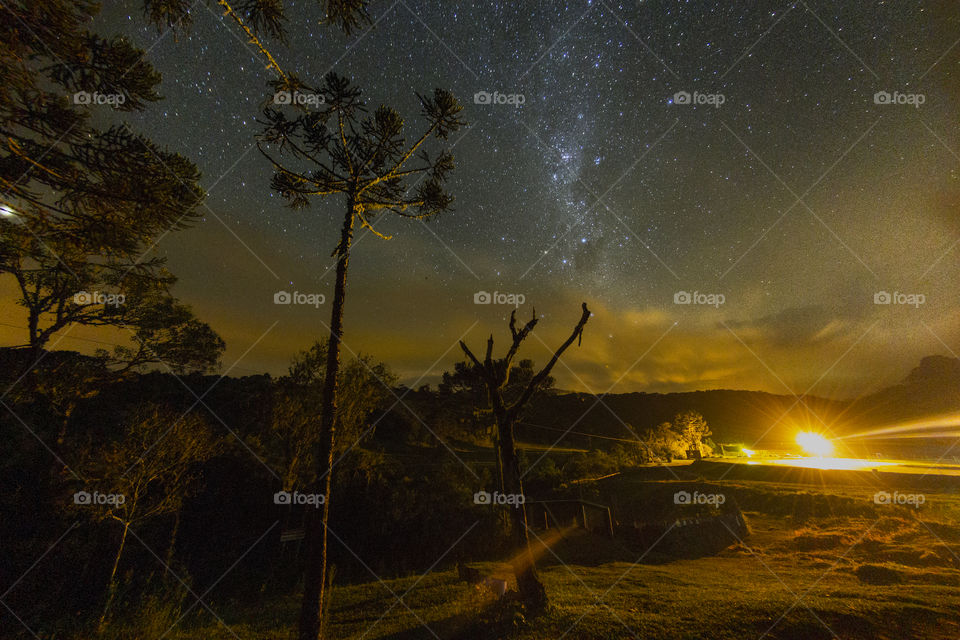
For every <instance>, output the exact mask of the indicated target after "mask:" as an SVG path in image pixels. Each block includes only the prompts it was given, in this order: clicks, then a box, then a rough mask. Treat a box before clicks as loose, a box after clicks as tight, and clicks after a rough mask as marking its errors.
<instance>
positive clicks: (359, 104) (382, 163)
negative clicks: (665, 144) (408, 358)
mask: <svg viewBox="0 0 960 640" xmlns="http://www.w3.org/2000/svg"><path fill="white" fill-rule="evenodd" d="M273 88H274V90H275V91H277V92H278V93H279V92H289V95H290V96H291V99H290V100H289V101H288V102H289V103H290V106H286V107H283V106H270V107H267V108H266V109H265V110H264V126H265V129H264V133H263V136H262V140H261V144H260V151H261V153H263V154H264V156H266V157H267V158H268V159H269V160H270V162H271V164H272V165H273V168H274V175H273V181H272V186H273V188H274V189H275V190H276V191H277V192H278V193H279V194H280V195H281V196H283V197H284V198H285V199H286V200H287V202H288V204H289V205H290V206H291V207H294V208H302V207H306V206H308V205H309V204H310V202H311V196H318V197H321V198H322V197H326V196H340V197H342V203H343V223H342V226H341V229H340V241H339V242H338V243H337V245H336V248H335V249H334V251H333V256H334V257H336V259H337V267H336V277H335V284H334V294H333V305H332V308H331V312H330V326H329V331H330V339H329V342H328V348H327V361H326V372H325V374H324V378H323V380H324V383H323V395H322V406H321V411H320V451H319V458H318V460H319V464H320V468H319V477H320V482H322V484H323V486H322V488H321V487H318V489H320V490H322V492H323V493H324V495H325V496H326V500H325V502H324V506H323V509H322V513H321V515H320V521H319V522H318V521H317V518H313V520H312V521H310V522H308V541H307V556H306V566H305V575H304V591H303V602H302V606H301V614H300V624H299V637H300V639H301V640H316V638H317V637H319V634H320V632H321V621H320V612H321V611H323V598H324V589H325V587H326V565H327V523H328V520H329V514H330V501H331V500H330V488H331V478H332V474H331V473H330V471H331V468H332V466H333V460H334V458H333V455H334V450H335V444H334V443H335V440H336V427H337V424H336V417H337V383H338V380H339V375H338V371H339V368H340V344H341V340H342V336H343V309H344V298H345V295H346V288H347V264H348V261H349V258H350V248H351V246H352V243H353V237H354V231H355V229H356V227H357V225H359V226H361V227H362V228H365V229H367V230H369V231H370V233H373V234H374V235H376V236H377V237H380V238H383V239H389V238H388V237H387V236H384V235H383V234H381V233H380V232H378V231H376V230H374V229H373V226H372V224H371V223H372V221H373V219H374V217H375V216H377V215H378V214H380V213H384V212H390V213H394V214H396V215H398V216H401V217H404V218H412V219H423V218H427V217H429V216H432V215H435V214H437V213H440V212H442V211H445V210H447V209H449V208H450V204H451V202H452V200H453V198H452V197H451V196H450V195H449V194H448V193H447V191H446V190H445V187H444V182H445V180H446V178H447V176H448V174H449V173H450V171H452V170H453V156H452V155H450V153H449V152H447V151H445V150H439V151H437V152H436V153H435V154H430V153H429V152H427V150H426V148H425V145H426V144H427V143H428V141H429V140H430V139H431V138H436V139H439V140H447V138H448V136H449V135H450V133H452V132H454V131H456V130H458V129H459V128H460V127H461V126H463V125H464V124H465V123H464V122H463V121H462V120H461V119H460V112H461V110H462V108H463V107H461V105H460V103H459V102H458V101H457V99H456V98H455V97H454V96H453V94H452V93H450V92H449V91H444V90H442V89H435V90H434V92H433V94H432V95H430V96H418V97H419V98H420V103H421V105H422V109H421V113H422V115H423V118H424V119H425V121H426V122H425V126H424V128H423V130H422V133H421V134H420V136H419V137H418V138H417V140H416V141H415V142H413V143H408V142H407V141H406V139H405V138H404V136H403V129H404V121H403V118H402V117H401V116H400V114H399V113H397V112H396V111H394V110H393V109H391V108H389V107H386V106H380V107H378V108H377V109H376V110H374V111H373V113H368V112H367V109H366V106H365V104H364V102H363V100H362V99H361V97H360V89H358V88H357V87H355V86H353V85H352V84H351V83H350V81H349V80H347V79H346V78H343V77H341V76H338V75H337V74H335V73H329V74H327V76H326V77H325V78H324V79H323V83H322V84H321V85H320V86H319V87H316V88H314V87H310V86H308V85H307V84H305V83H303V82H301V81H300V80H299V79H297V78H295V77H292V76H291V77H288V78H287V79H286V80H280V81H277V82H275V83H273ZM297 94H300V95H303V96H305V98H304V99H299V98H298V97H294V96H297ZM303 104H315V105H318V107H317V108H315V109H311V108H305V107H303V106H302V105H303ZM268 146H269V147H270V148H271V149H276V151H275V152H274V151H271V150H268V148H267V147H268ZM278 154H284V155H285V159H284V158H281V157H279V155H278Z"/></svg>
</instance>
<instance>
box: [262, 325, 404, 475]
mask: <svg viewBox="0 0 960 640" xmlns="http://www.w3.org/2000/svg"><path fill="white" fill-rule="evenodd" d="M327 344H328V340H326V339H321V340H317V341H316V342H314V343H313V345H311V346H310V347H309V348H308V349H304V350H303V351H301V352H299V353H298V354H297V355H296V356H295V357H294V360H293V363H292V364H291V365H290V369H289V374H288V375H286V376H284V377H282V378H280V379H279V380H277V382H276V387H275V393H274V408H273V417H272V420H271V434H272V435H271V440H272V441H273V446H272V447H270V449H273V450H274V451H273V453H272V455H271V454H269V453H268V457H271V458H279V460H278V464H277V466H278V467H280V468H281V469H283V473H282V478H283V489H284V490H285V491H291V490H293V488H294V487H295V486H306V485H309V484H313V483H314V482H315V481H316V479H317V474H318V472H317V467H318V464H317V460H316V459H315V455H316V449H317V445H318V444H319V440H320V435H321V434H320V430H319V429H317V416H319V415H320V400H321V397H322V396H321V392H322V390H323V386H324V384H323V381H324V374H325V372H326V361H327ZM339 375H340V381H339V383H338V385H337V386H338V388H339V389H340V390H341V396H342V397H343V400H344V401H343V402H339V403H337V424H338V425H339V434H340V438H339V439H338V441H337V443H336V445H337V446H336V453H337V455H342V454H343V453H344V452H345V451H346V449H347V448H348V447H350V446H352V445H353V444H354V443H355V442H356V441H357V440H358V439H359V438H360V437H361V436H362V435H363V434H364V433H365V432H366V431H367V428H368V427H367V423H368V418H369V416H370V414H371V413H372V412H373V411H375V410H376V409H377V407H378V406H380V405H381V404H382V403H383V401H384V400H386V399H387V397H388V396H389V394H390V385H392V384H394V383H395V382H396V380H397V378H396V376H395V375H394V374H393V373H392V372H391V371H390V369H389V368H388V367H387V365H385V364H383V363H381V362H375V361H374V360H373V358H371V357H369V356H364V355H358V356H357V357H356V358H351V359H350V360H349V361H348V362H346V363H344V365H343V366H341V368H340V372H339Z"/></svg>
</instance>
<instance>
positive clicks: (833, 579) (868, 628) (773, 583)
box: [168, 471, 960, 640]
mask: <svg viewBox="0 0 960 640" xmlns="http://www.w3.org/2000/svg"><path fill="white" fill-rule="evenodd" d="M751 473H760V472H757V471H752V472H751ZM840 473H842V472H840ZM647 475H649V474H647ZM644 477H645V476H644V475H643V474H640V475H632V476H631V475H627V476H624V477H622V478H620V479H615V482H614V483H612V484H611V485H610V487H608V489H613V490H616V491H617V492H618V493H619V494H621V495H622V494H626V493H632V494H633V496H634V497H635V498H637V499H640V500H641V501H642V500H643V499H644V498H645V496H647V495H650V494H651V493H658V494H670V493H672V492H673V491H674V490H675V489H676V488H677V487H679V486H682V483H678V482H677V481H674V480H665V479H652V480H651V479H644ZM818 477H819V476H818ZM829 477H833V476H829ZM829 477H828V479H829ZM837 477H839V478H847V476H837ZM772 480H773V478H766V479H764V480H759V479H749V478H747V479H744V478H743V477H738V478H737V479H735V480H729V481H726V480H724V481H721V482H719V483H712V484H711V486H714V487H716V486H720V487H722V489H723V490H724V491H725V492H727V493H728V494H730V495H732V496H735V499H736V500H737V501H738V503H739V504H741V506H742V508H743V509H744V513H745V516H746V520H747V522H748V526H749V528H750V533H749V535H748V536H746V537H745V538H744V539H743V540H742V541H741V542H738V543H735V544H733V545H731V546H729V547H728V548H726V549H724V550H722V551H720V552H719V553H717V554H715V555H711V556H706V557H699V558H668V557H665V556H658V555H657V554H656V552H650V553H647V554H646V555H644V553H643V550H641V549H637V548H632V547H631V546H630V545H628V544H625V543H624V542H623V541H620V540H613V541H611V540H608V539H606V538H603V537H600V536H598V535H594V534H592V533H587V532H584V531H582V530H571V531H569V532H568V534H567V537H566V538H564V539H562V540H559V541H557V542H552V543H551V545H550V549H549V550H548V549H546V548H541V549H540V556H539V560H538V564H539V568H540V575H541V577H542V579H543V582H544V584H545V585H546V588H547V592H548V593H549V595H550V598H551V606H550V608H549V610H548V611H547V612H546V613H545V614H544V615H541V616H539V617H536V618H528V617H524V616H523V615H522V613H521V612H519V611H517V610H516V609H515V607H513V606H510V605H503V604H497V603H495V602H493V597H492V596H491V594H490V593H489V592H487V591H485V590H484V589H483V588H481V587H475V586H472V585H469V584H466V583H463V582H460V581H459V580H458V579H457V572H456V570H455V569H454V568H452V567H446V568H444V570H436V571H434V572H431V573H428V574H427V575H425V576H417V575H411V576H409V577H403V578H398V579H392V580H384V581H382V582H380V581H377V580H374V579H372V580H371V582H367V583H362V584H351V585H344V586H339V587H337V588H336V589H335V591H334V604H333V610H332V616H331V619H332V627H331V631H332V633H331V637H336V638H370V639H374V638H393V639H407V638H410V639H412V638H434V637H438V638H457V639H459V638H464V639H466V638H488V637H489V638H501V637H502V638H515V639H517V640H535V639H536V640H539V639H544V640H546V639H550V640H556V639H558V638H597V639H600V638H604V639H605V638H629V637H640V638H677V639H680V638H684V639H694V638H704V639H706V638H710V639H712V640H718V639H719V640H723V639H726V638H730V639H733V638H736V639H738V640H740V639H742V638H763V637H765V638H770V639H776V640H784V639H793V638H796V639H797V640H800V639H803V640H816V639H819V638H835V637H839V638H844V639H847V638H856V639H859V638H863V639H868V638H869V639H875V638H879V639H890V640H894V639H899V638H930V639H933V638H957V637H960V610H958V607H957V603H958V602H960V557H958V555H957V551H958V550H960V525H958V524H956V523H957V522H958V520H957V519H956V513H957V512H958V509H960V496H958V495H957V494H956V492H955V490H949V491H943V492H938V491H937V490H936V483H937V480H936V479H930V480H929V481H928V487H927V491H928V493H927V494H926V495H927V504H925V505H924V507H925V508H926V509H925V510H923V509H921V510H917V509H910V508H905V507H891V506H890V505H876V504H874V503H873V502H872V500H870V496H871V494H872V492H873V487H870V486H858V485H856V484H852V485H850V484H843V483H841V484H837V485H825V484H824V485H821V486H812V485H810V484H809V483H807V484H803V483H800V484H798V483H784V482H774V481H772ZM819 482H823V477H819ZM622 501H623V502H625V503H629V500H628V499H627V498H624V499H623V500H622ZM540 535H543V536H544V538H548V537H549V536H548V535H547V534H545V533H541V534H540ZM641 556H642V558H641ZM471 566H474V567H477V568H479V569H480V570H481V572H482V573H484V574H490V575H495V576H501V577H509V566H508V565H507V564H505V563H503V562H479V563H472V564H471ZM397 596H399V597H401V598H402V603H401V602H400V601H399V600H398V599H397ZM298 604H299V601H298V599H297V597H296V596H295V595H289V596H285V597H281V598H275V599H264V600H262V601H257V602H247V603H245V604H241V603H236V602H234V603H222V605H223V606H222V608H220V607H218V606H215V607H214V610H215V611H217V612H218V615H221V616H222V619H223V623H225V624H226V625H227V626H229V630H228V629H227V628H226V627H225V626H224V624H222V623H221V622H219V621H217V620H216V619H214V617H213V616H212V615H211V614H210V613H208V612H203V613H201V614H198V615H195V616H191V617H188V618H187V619H185V621H184V623H182V626H180V627H178V630H177V631H176V632H174V633H171V634H170V635H169V636H168V637H170V638H179V639H180V640H187V639H194V638H197V639H199V638H205V639H207V638H209V639H215V638H223V639H227V638H240V639H241V640H254V639H257V640H260V639H263V640H266V639H268V638H269V639H277V638H285V637H290V626H289V621H291V620H294V619H295V618H296V610H297V606H298ZM424 625H427V626H428V627H429V630H428V629H427V628H425V626H424Z"/></svg>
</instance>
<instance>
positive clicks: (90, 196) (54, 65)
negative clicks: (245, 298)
mask: <svg viewBox="0 0 960 640" xmlns="http://www.w3.org/2000/svg"><path fill="white" fill-rule="evenodd" d="M3 11H4V13H5V14H8V13H12V14H13V15H12V16H10V15H7V16H6V19H4V20H3V21H0V42H2V45H0V48H2V52H3V55H0V76H2V77H3V79H4V82H3V88H2V89H0V134H2V142H0V274H3V273H6V274H9V275H11V276H13V278H14V279H15V281H16V284H17V287H18V290H19V294H20V297H19V299H18V303H19V304H20V305H21V306H23V307H25V308H26V310H27V333H28V340H27V344H26V347H27V348H28V349H29V351H30V353H31V356H32V357H31V358H30V359H29V363H33V362H36V360H37V358H38V356H39V353H40V352H41V351H42V350H43V349H44V347H45V346H46V345H47V344H48V342H49V341H50V339H51V337H52V336H53V335H54V334H55V333H56V332H58V331H60V330H61V329H64V328H66V327H68V326H70V325H73V324H82V325H89V326H112V327H126V328H129V329H130V331H131V332H132V333H133V334H134V336H132V337H133V339H134V343H135V344H134V346H133V347H132V348H126V349H124V348H121V349H120V350H119V351H115V352H114V354H113V357H114V358H115V360H116V361H117V363H121V366H129V367H135V366H137V365H141V364H145V363H147V362H156V361H158V360H161V359H162V360H165V361H167V362H169V364H170V365H171V366H173V367H174V368H177V367H180V366H181V365H182V367H183V368H185V369H186V368H199V369H207V368H210V367H212V366H214V365H216V363H217V361H218V359H219V355H220V353H221V352H222V350H223V343H222V341H221V340H220V338H219V337H218V336H217V335H216V334H215V333H214V332H213V331H212V329H210V327H209V326H207V325H206V324H204V323H201V322H199V321H197V320H196V319H195V318H194V317H193V314H192V313H191V312H190V310H189V308H187V307H185V306H184V305H182V304H179V303H177V302H176V301H175V300H174V299H173V298H172V297H171V295H170V293H169V289H170V286H171V285H172V284H173V282H174V281H175V278H174V277H173V276H172V275H171V274H170V273H169V272H168V271H166V270H165V269H164V260H163V259H161V258H156V257H154V258H145V257H144V256H145V255H146V254H147V253H148V251H149V250H150V249H151V248H152V247H153V246H154V244H155V242H156V239H157V238H158V236H160V235H161V234H166V233H168V232H170V231H172V230H176V229H179V228H183V227H184V226H186V225H188V224H189V223H190V222H192V221H194V220H197V219H198V218H199V214H198V212H197V207H198V206H199V205H200V203H201V201H202V199H203V195H204V193H203V190H202V189H201V188H200V185H199V184H198V180H199V178H200V173H199V170H198V169H197V167H196V166H195V165H193V163H191V162H190V161H188V160H187V159H186V158H184V157H182V156H180V155H178V154H175V153H171V152H168V151H165V150H164V149H161V148H159V147H158V146H156V145H155V144H153V143H152V142H151V141H150V140H148V139H146V138H144V137H142V136H140V135H137V134H135V133H133V132H132V131H130V130H129V129H128V128H127V127H126V126H119V125H117V126H111V127H109V128H107V129H105V130H103V129H99V128H97V127H94V126H93V125H92V120H93V116H94V115H95V114H97V115H100V116H103V115H106V114H108V113H110V112H111V111H115V112H120V113H122V112H131V111H139V110H142V109H144V108H145V107H146V105H148V104H149V103H151V102H154V101H156V100H159V99H160V96H159V95H158V94H157V93H156V86H157V84H158V83H159V82H160V74H159V73H158V72H157V71H156V70H155V69H154V68H153V67H152V66H150V64H149V63H148V62H146V60H145V58H144V55H145V52H143V51H141V50H139V49H137V48H135V47H133V46H132V45H131V44H130V43H129V42H128V41H127V40H125V39H124V38H119V37H115V38H103V37H101V36H99V35H97V34H95V33H92V32H90V31H88V30H87V29H86V25H87V24H88V23H89V22H90V20H91V19H92V18H93V16H94V15H95V14H96V12H97V5H96V4H95V3H93V2H86V1H80V2H66V1H62V0H37V1H35V2H15V3H8V4H6V5H4V7H3ZM48 33H55V34H56V35H57V37H56V38H46V39H41V37H40V35H38V34H48ZM121 301H122V302H121Z"/></svg>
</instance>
